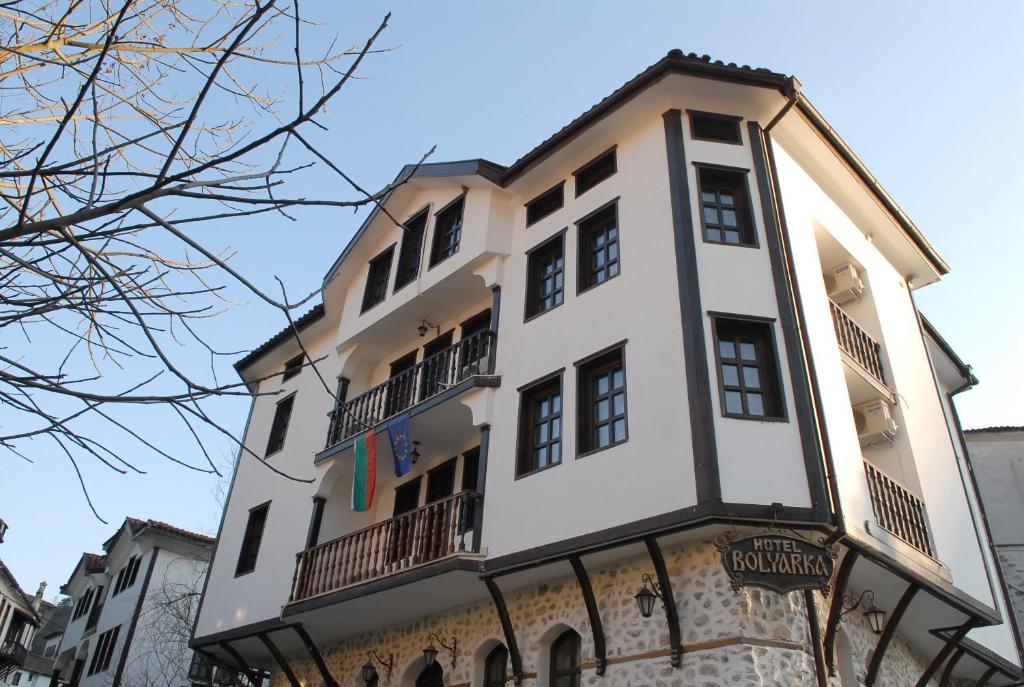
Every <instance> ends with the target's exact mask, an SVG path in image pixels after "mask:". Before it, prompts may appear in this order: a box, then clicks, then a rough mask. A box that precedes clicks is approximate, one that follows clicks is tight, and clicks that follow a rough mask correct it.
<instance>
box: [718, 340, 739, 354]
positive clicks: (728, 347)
mask: <svg viewBox="0 0 1024 687" xmlns="http://www.w3.org/2000/svg"><path fill="white" fill-rule="evenodd" d="M718 353H719V355H721V356H722V357H723V358H735V357H736V344H735V343H733V342H732V341H719V342H718Z"/></svg>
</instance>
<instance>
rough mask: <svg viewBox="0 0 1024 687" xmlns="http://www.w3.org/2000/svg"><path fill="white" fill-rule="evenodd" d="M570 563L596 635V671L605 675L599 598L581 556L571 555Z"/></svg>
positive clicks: (605, 653) (605, 651)
mask: <svg viewBox="0 0 1024 687" xmlns="http://www.w3.org/2000/svg"><path fill="white" fill-rule="evenodd" d="M569 565H571V566H572V571H573V572H574V573H576V581H577V582H579V585H580V593H581V594H583V604H584V605H585V606H586V607H587V618H588V619H589V620H590V631H591V633H592V634H593V636H594V662H595V664H596V665H595V672H597V674H598V675H604V673H605V669H606V668H607V667H608V653H607V650H606V648H605V642H604V626H603V625H602V624H601V612H600V611H599V610H598V608H597V599H596V598H595V597H594V587H593V586H592V585H591V584H590V576H589V575H587V569H586V568H585V567H583V561H582V560H581V559H580V557H579V556H570V557H569Z"/></svg>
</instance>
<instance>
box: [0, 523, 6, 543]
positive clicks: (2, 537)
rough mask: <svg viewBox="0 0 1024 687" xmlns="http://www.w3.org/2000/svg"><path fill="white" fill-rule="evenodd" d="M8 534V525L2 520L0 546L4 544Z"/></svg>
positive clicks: (0, 524)
mask: <svg viewBox="0 0 1024 687" xmlns="http://www.w3.org/2000/svg"><path fill="white" fill-rule="evenodd" d="M5 534H7V523H6V522H4V521H3V519H2V518H0V544H3V543H4V535H5Z"/></svg>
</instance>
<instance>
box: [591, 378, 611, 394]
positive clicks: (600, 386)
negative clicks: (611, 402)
mask: <svg viewBox="0 0 1024 687" xmlns="http://www.w3.org/2000/svg"><path fill="white" fill-rule="evenodd" d="M608 381H609V380H608V375H607V374H603V375H601V376H600V377H598V378H597V379H595V380H594V382H595V387H596V388H597V393H598V394H601V395H603V394H606V393H608Z"/></svg>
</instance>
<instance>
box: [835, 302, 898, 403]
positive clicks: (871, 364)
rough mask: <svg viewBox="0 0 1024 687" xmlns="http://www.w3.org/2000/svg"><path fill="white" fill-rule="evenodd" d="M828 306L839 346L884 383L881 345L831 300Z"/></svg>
mask: <svg viewBox="0 0 1024 687" xmlns="http://www.w3.org/2000/svg"><path fill="white" fill-rule="evenodd" d="M829 307H830V308H831V309H832V323H833V324H834V325H835V328H836V338H837V339H839V346H840V347H841V348H842V349H843V350H844V351H846V352H847V353H848V354H849V355H850V357H851V358H853V359H854V360H856V361H857V362H858V363H859V364H860V366H861V367H863V368H864V369H865V370H866V371H867V373H868V374H870V375H871V376H872V377H874V378H875V379H877V380H878V381H879V382H881V383H882V384H885V375H884V374H882V347H881V346H880V345H879V343H878V342H877V341H875V340H874V339H873V338H871V335H870V334H868V333H867V332H865V331H864V330H863V329H861V328H860V325H858V324H857V323H856V322H854V321H853V319H852V318H851V317H850V316H849V315H847V314H846V313H845V312H843V309H842V308H840V307H839V306H838V305H836V304H835V303H834V302H832V301H829Z"/></svg>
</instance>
